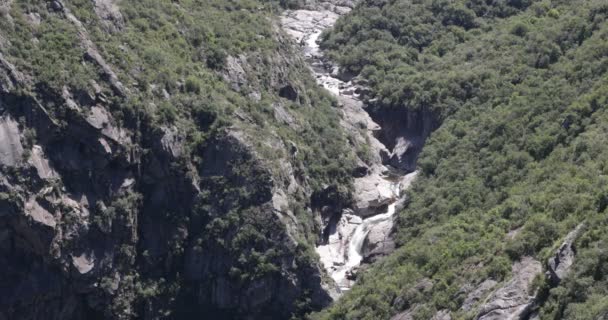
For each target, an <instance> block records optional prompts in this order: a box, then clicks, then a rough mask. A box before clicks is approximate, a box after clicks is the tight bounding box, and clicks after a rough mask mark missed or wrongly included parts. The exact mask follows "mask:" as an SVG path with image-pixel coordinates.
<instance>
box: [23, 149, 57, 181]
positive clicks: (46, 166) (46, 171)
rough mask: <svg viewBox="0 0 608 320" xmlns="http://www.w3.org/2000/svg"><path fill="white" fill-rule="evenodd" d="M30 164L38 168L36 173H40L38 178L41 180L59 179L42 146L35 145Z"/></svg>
mask: <svg viewBox="0 0 608 320" xmlns="http://www.w3.org/2000/svg"><path fill="white" fill-rule="evenodd" d="M28 162H29V163H30V164H31V165H32V166H34V168H36V172H38V177H40V179H45V180H46V179H52V178H56V177H57V172H55V170H54V169H53V168H52V167H51V165H50V163H49V160H48V159H47V158H46V156H45V154H44V151H43V150H42V147H41V146H38V145H35V146H33V147H32V151H31V156H30V159H29V161H28Z"/></svg>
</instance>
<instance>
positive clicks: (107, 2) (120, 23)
mask: <svg viewBox="0 0 608 320" xmlns="http://www.w3.org/2000/svg"><path fill="white" fill-rule="evenodd" d="M93 3H94V5H95V13H96V14H97V16H98V17H99V19H100V21H101V23H102V26H103V27H104V29H105V31H106V32H116V31H120V30H122V28H123V27H124V23H125V21H124V18H123V16H122V14H121V13H120V9H119V7H118V4H117V1H116V0H94V1H93Z"/></svg>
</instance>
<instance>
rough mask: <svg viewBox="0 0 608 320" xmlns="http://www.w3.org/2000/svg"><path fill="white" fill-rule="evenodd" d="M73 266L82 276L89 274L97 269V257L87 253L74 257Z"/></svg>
mask: <svg viewBox="0 0 608 320" xmlns="http://www.w3.org/2000/svg"><path fill="white" fill-rule="evenodd" d="M72 265H73V266H74V267H75V268H76V270H78V272H79V273H80V274H87V273H89V272H90V271H91V270H93V268H94V267H95V256H93V255H90V254H87V253H83V254H81V255H79V256H72Z"/></svg>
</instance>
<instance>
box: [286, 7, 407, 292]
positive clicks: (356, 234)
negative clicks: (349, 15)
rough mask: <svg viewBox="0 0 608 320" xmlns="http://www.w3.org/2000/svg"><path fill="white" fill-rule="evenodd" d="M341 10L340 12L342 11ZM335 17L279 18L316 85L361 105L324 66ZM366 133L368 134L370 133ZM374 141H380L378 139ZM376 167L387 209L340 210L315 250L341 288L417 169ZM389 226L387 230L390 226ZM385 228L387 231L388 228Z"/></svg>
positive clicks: (323, 13) (302, 14)
mask: <svg viewBox="0 0 608 320" xmlns="http://www.w3.org/2000/svg"><path fill="white" fill-rule="evenodd" d="M340 12H342V13H343V12H344V11H340ZM338 17H339V14H338V13H336V12H334V11H331V10H325V9H318V10H317V11H313V10H295V11H286V13H285V14H284V16H283V17H282V25H283V28H284V30H285V31H286V32H287V33H288V34H290V35H291V36H292V37H293V38H294V39H295V40H296V43H298V44H299V45H300V46H301V49H302V52H303V53H304V56H305V58H306V60H307V62H308V64H309V66H310V69H311V71H312V72H313V74H314V76H315V78H316V79H317V82H318V83H319V85H321V86H323V87H324V88H325V89H327V90H328V91H329V92H331V93H332V94H334V95H335V96H336V97H337V98H340V97H342V98H344V97H346V96H348V99H351V100H353V101H357V102H358V103H359V104H361V105H362V103H361V102H360V101H359V100H358V99H359V95H358V94H356V93H355V92H357V90H356V88H355V86H354V85H353V84H352V83H351V82H345V81H342V80H340V79H338V78H337V77H336V76H335V74H334V73H333V72H332V71H334V70H330V69H331V68H327V65H328V63H327V61H326V59H325V58H324V57H323V53H322V52H321V50H320V49H319V44H318V40H319V37H320V35H321V33H322V32H323V30H325V29H326V28H330V27H331V26H333V24H334V23H335V21H336V20H337V19H338ZM358 108H359V109H358V110H357V111H356V112H360V114H364V115H365V116H366V117H368V118H369V116H368V115H367V113H366V112H365V111H364V110H363V108H362V106H360V107H358ZM353 118H357V117H353ZM358 119H359V120H357V121H360V119H361V117H360V116H358ZM369 121H370V122H372V123H373V121H372V120H371V118H369ZM374 125H375V126H376V127H377V124H375V123H374ZM353 126H354V127H357V126H359V123H353ZM368 130H370V129H368ZM368 134H370V135H371V132H370V133H368ZM373 139H375V138H373ZM376 143H377V144H380V142H378V141H376ZM378 168H380V170H377V171H375V174H376V175H378V174H379V173H378V171H382V175H381V176H380V177H381V178H380V177H379V178H378V179H377V180H374V181H376V182H375V183H376V184H375V188H376V189H377V191H378V194H381V195H382V197H383V199H382V201H386V200H390V201H387V202H388V203H387V204H386V211H385V212H383V213H381V214H376V215H372V216H369V217H366V218H361V217H359V216H358V215H356V214H355V213H354V212H353V213H343V214H342V217H341V219H340V221H338V222H337V224H336V225H335V226H330V230H331V232H330V235H329V239H328V243H327V244H324V245H320V246H318V247H317V253H318V254H319V256H320V260H321V262H322V264H323V265H324V267H325V269H326V270H327V272H328V273H329V275H330V276H331V277H332V278H333V279H334V281H335V282H336V283H337V284H338V286H339V287H340V288H341V290H342V291H346V290H348V289H350V287H351V286H352V284H353V281H352V280H351V279H349V276H348V275H349V273H352V272H353V271H354V269H356V268H357V267H358V266H359V265H360V264H361V261H362V260H363V258H364V257H363V253H364V250H365V248H364V245H365V243H366V239H367V238H368V235H369V233H370V231H373V230H374V228H375V227H383V228H386V222H387V221H390V223H392V219H393V215H394V214H395V211H396V207H397V203H398V202H399V200H401V199H400V197H401V193H402V191H403V190H405V189H407V188H408V187H409V185H410V183H411V182H412V180H413V179H414V177H415V176H416V172H412V173H410V174H408V175H405V176H403V175H395V174H391V173H390V170H388V168H386V167H384V166H383V165H382V164H381V163H379V164H377V166H376V169H378ZM386 172H389V174H388V175H387V174H385V173H386ZM378 180H379V181H378ZM370 186H371V184H370ZM372 188H374V187H372ZM387 190H388V191H387ZM387 197H388V199H387ZM382 223H385V225H384V226H379V224H382ZM388 229H389V230H390V225H389V227H388ZM386 231H387V233H388V230H386Z"/></svg>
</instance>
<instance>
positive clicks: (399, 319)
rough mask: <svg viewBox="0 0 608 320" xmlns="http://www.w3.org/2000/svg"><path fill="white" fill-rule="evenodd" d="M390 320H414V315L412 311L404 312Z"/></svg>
mask: <svg viewBox="0 0 608 320" xmlns="http://www.w3.org/2000/svg"><path fill="white" fill-rule="evenodd" d="M391 320H414V315H413V312H412V311H410V310H406V311H404V312H401V313H399V314H396V315H394V316H393V317H392V318H391Z"/></svg>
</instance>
